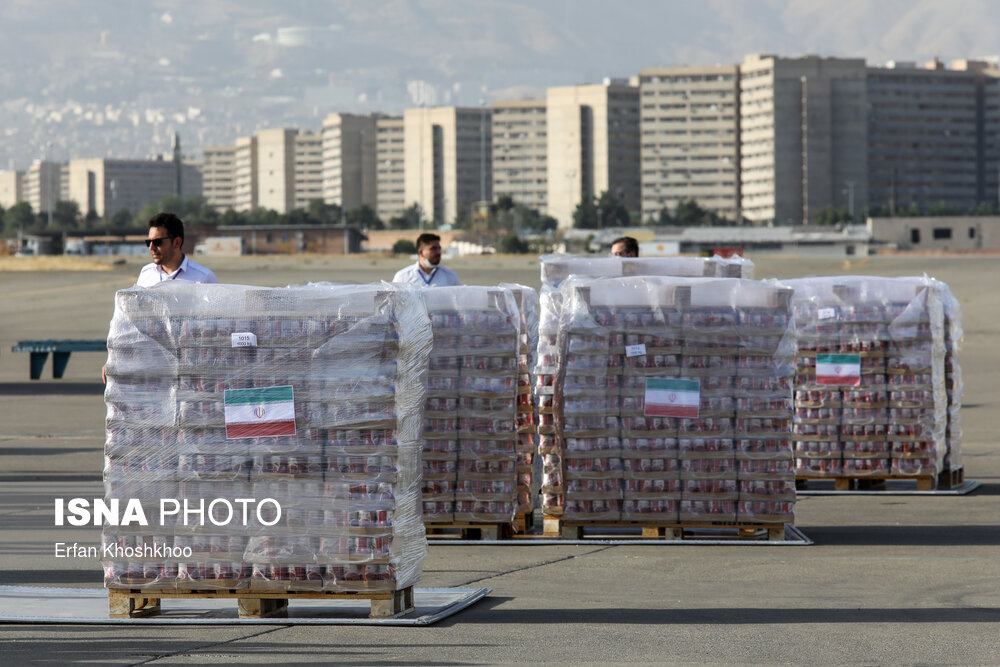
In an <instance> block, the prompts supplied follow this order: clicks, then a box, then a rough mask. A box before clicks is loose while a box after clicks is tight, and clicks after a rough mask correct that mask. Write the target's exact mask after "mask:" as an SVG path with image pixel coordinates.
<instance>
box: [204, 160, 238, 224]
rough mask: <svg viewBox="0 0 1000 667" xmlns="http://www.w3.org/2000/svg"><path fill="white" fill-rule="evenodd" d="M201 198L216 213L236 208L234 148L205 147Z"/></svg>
mask: <svg viewBox="0 0 1000 667" xmlns="http://www.w3.org/2000/svg"><path fill="white" fill-rule="evenodd" d="M201 165H202V166H201V183H202V196H203V197H205V201H207V202H208V204H209V206H212V207H214V208H215V209H216V210H218V211H225V210H227V209H235V208H236V198H235V194H236V146H207V147H206V148H205V149H204V151H203V153H202V162H201Z"/></svg>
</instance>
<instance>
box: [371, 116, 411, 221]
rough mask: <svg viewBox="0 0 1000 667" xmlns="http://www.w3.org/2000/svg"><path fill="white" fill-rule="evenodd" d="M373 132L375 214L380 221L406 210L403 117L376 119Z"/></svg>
mask: <svg viewBox="0 0 1000 667" xmlns="http://www.w3.org/2000/svg"><path fill="white" fill-rule="evenodd" d="M375 135H376V145H375V163H376V169H375V188H376V195H375V214H376V215H378V217H379V218H380V219H381V220H382V221H383V222H389V220H391V219H392V218H395V217H397V216H399V215H401V214H402V213H403V211H404V210H405V209H406V191H405V189H404V184H403V181H404V173H405V170H404V161H405V159H406V152H405V150H404V148H403V119H402V118H401V117H400V118H388V117H383V118H379V119H378V120H377V121H376V122H375Z"/></svg>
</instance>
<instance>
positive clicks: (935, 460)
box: [787, 276, 960, 478]
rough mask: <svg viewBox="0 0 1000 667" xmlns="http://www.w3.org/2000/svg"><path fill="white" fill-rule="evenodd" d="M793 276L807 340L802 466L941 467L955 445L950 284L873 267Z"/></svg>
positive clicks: (819, 470) (901, 473) (800, 364)
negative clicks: (948, 362) (951, 437)
mask: <svg viewBox="0 0 1000 667" xmlns="http://www.w3.org/2000/svg"><path fill="white" fill-rule="evenodd" d="M787 284H788V285H789V286H791V287H792V288H794V289H795V296H794V299H793V309H794V316H795V321H796V335H797V346H798V353H797V361H796V375H795V423H794V430H795V456H796V459H795V466H796V474H797V475H798V476H800V477H804V478H807V477H847V478H854V477H862V478H863V477H870V478H882V477H907V476H936V475H937V473H938V472H940V471H942V470H943V469H944V464H945V458H946V454H947V441H946V432H947V420H948V415H949V409H948V396H947V391H946V375H945V356H946V339H947V338H948V327H947V326H946V321H945V311H946V308H945V304H946V303H949V302H950V301H953V297H950V290H948V289H947V286H946V285H944V283H941V282H940V281H936V280H933V279H928V278H874V277H867V276H861V277H857V276H849V277H836V278H831V277H824V278H806V279H801V280H791V281H788V282H787ZM955 305H956V306H957V304H955ZM951 312H954V309H952V310H951ZM959 335H960V334H959Z"/></svg>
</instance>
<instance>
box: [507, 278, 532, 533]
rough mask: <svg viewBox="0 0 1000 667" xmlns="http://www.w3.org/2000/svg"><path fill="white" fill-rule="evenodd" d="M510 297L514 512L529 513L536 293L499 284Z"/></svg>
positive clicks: (530, 510) (516, 285)
mask: <svg viewBox="0 0 1000 667" xmlns="http://www.w3.org/2000/svg"><path fill="white" fill-rule="evenodd" d="M500 287H506V288H507V289H509V290H510V291H511V292H512V293H513V294H514V301H515V302H516V303H517V308H518V311H519V314H520V322H521V325H520V333H519V334H518V360H517V365H518V369H517V423H516V427H517V468H516V472H517V513H518V514H522V515H528V514H530V513H531V512H532V511H533V510H534V507H535V504H536V503H535V500H536V499H537V496H538V490H539V488H538V479H537V475H536V474H535V457H536V455H537V454H536V452H537V450H538V443H537V441H536V431H537V429H538V412H537V408H536V406H535V400H534V394H533V393H532V392H531V370H532V369H533V368H534V367H535V353H536V350H537V349H538V292H536V291H535V290H534V289H532V288H531V287H527V286H525V285H518V284H516V283H501V284H500Z"/></svg>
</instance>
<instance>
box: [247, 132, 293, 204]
mask: <svg viewBox="0 0 1000 667" xmlns="http://www.w3.org/2000/svg"><path fill="white" fill-rule="evenodd" d="M297 134H298V130H294V129H288V128H283V129H274V130H261V131H260V132H258V133H257V173H256V177H257V202H256V206H255V207H254V208H257V207H259V208H266V209H270V210H272V211H277V212H278V213H288V212H289V211H291V210H293V209H294V208H295V136H296V135H297Z"/></svg>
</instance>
